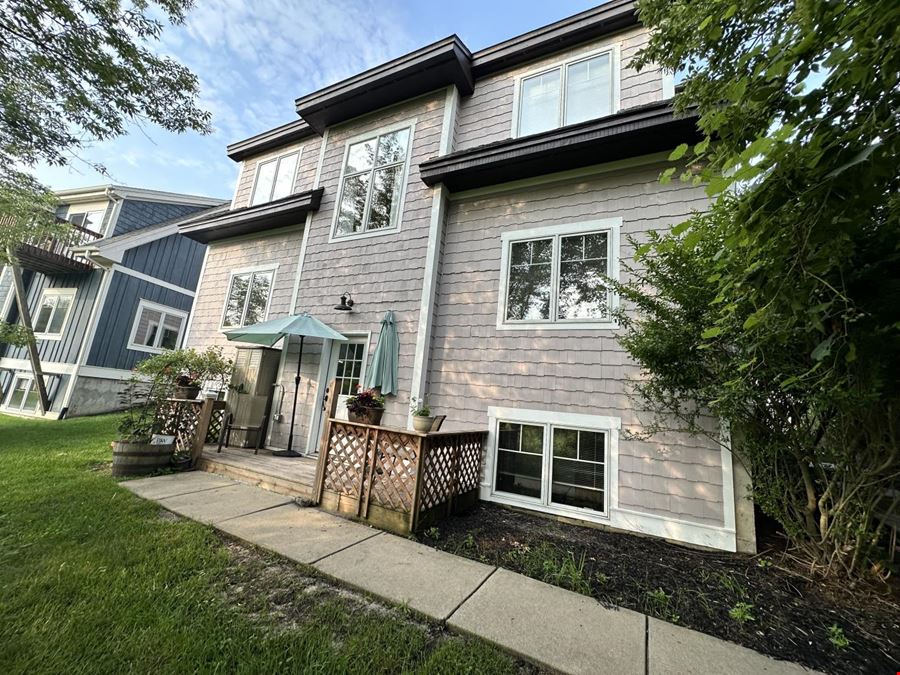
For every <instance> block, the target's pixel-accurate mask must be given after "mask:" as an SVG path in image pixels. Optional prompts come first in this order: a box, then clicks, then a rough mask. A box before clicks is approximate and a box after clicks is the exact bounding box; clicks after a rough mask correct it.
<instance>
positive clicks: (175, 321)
mask: <svg viewBox="0 0 900 675" xmlns="http://www.w3.org/2000/svg"><path fill="white" fill-rule="evenodd" d="M183 322H184V319H182V318H181V317H180V316H175V315H172V314H166V318H165V319H164V320H163V327H162V337H161V338H160V341H159V346H160V347H162V348H163V349H175V348H176V347H177V346H178V337H179V336H180V335H181V325H182V323H183Z"/></svg>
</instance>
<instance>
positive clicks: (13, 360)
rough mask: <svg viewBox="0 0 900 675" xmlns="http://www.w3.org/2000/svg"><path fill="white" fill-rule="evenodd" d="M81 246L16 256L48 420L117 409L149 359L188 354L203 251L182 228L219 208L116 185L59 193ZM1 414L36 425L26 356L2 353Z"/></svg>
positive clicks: (41, 248) (6, 291)
mask: <svg viewBox="0 0 900 675" xmlns="http://www.w3.org/2000/svg"><path fill="white" fill-rule="evenodd" d="M57 197H58V198H59V202H60V206H59V208H58V211H57V216H58V217H60V218H65V219H66V220H68V221H69V222H71V223H72V227H73V229H74V230H75V234H76V241H75V242H74V243H73V244H72V245H70V246H63V245H60V244H59V243H58V242H54V241H41V242H35V243H32V244H26V245H23V246H22V247H20V249H19V250H18V253H17V255H18V258H19V262H20V267H21V269H22V276H23V280H24V284H25V290H26V295H27V298H28V306H29V310H30V312H31V317H32V322H33V326H34V331H35V337H36V338H37V341H38V342H37V344H38V351H39V353H40V358H41V365H42V367H43V371H44V374H45V380H46V383H47V390H48V394H49V396H50V400H51V406H50V411H49V412H48V413H46V416H47V417H50V418H54V419H55V418H60V417H64V416H72V415H89V414H95V413H100V412H107V411H110V410H114V409H116V408H118V407H120V406H119V402H118V394H119V392H120V391H121V389H122V386H123V384H122V381H123V379H124V378H127V377H128V375H129V374H130V372H129V371H130V370H131V369H132V368H133V367H134V366H135V364H137V363H138V362H139V361H141V360H142V359H144V358H146V357H148V356H150V355H152V354H155V353H158V352H160V351H162V350H163V349H168V348H174V347H179V346H181V343H182V340H183V337H184V331H185V328H186V326H187V321H188V315H189V313H190V310H191V303H192V302H193V298H194V290H195V289H196V287H197V279H198V277H199V275H200V267H201V265H202V261H203V255H204V249H205V246H203V245H202V244H198V243H197V242H195V241H192V240H190V239H187V238H185V237H183V236H181V235H180V234H178V227H177V224H176V223H177V221H178V220H179V219H180V218H184V217H185V216H189V215H192V214H196V213H198V212H200V211H205V210H208V209H210V207H213V206H218V205H220V204H222V203H223V202H222V200H218V199H209V198H207V197H198V196H194V195H183V194H175V193H171V192H159V191H156V190H143V189H137V188H130V187H123V186H118V185H103V186H97V187H89V188H81V189H74V190H64V191H62V192H58V193H57ZM0 318H2V319H3V320H5V321H9V322H15V321H18V320H19V317H18V306H17V304H16V302H15V297H14V293H13V288H12V273H11V270H9V269H2V270H0ZM0 412H5V413H12V414H22V415H39V414H40V408H39V405H38V393H37V387H36V386H35V384H34V382H33V380H32V373H31V367H30V362H29V361H28V354H27V351H26V350H25V349H23V348H18V347H14V346H12V345H5V344H0Z"/></svg>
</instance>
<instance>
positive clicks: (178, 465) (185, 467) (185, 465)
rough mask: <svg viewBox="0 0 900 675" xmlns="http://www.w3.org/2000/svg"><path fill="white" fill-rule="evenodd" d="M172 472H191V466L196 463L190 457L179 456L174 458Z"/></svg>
mask: <svg viewBox="0 0 900 675" xmlns="http://www.w3.org/2000/svg"><path fill="white" fill-rule="evenodd" d="M171 462H172V470H173V471H190V469H191V465H192V464H193V463H194V462H193V460H192V459H191V458H190V456H188V457H183V456H178V457H174V456H173V457H172V458H171Z"/></svg>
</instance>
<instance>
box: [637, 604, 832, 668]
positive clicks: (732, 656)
mask: <svg viewBox="0 0 900 675" xmlns="http://www.w3.org/2000/svg"><path fill="white" fill-rule="evenodd" d="M648 630H649V636H648V649H647V658H648V660H649V664H648V665H649V666H650V667H649V672H650V673H666V675H694V674H696V673H728V675H759V674H760V673H766V674H767V675H810V673H815V671H811V670H807V669H806V668H804V667H803V666H800V665H798V664H796V663H789V662H787V661H776V660H775V659H773V658H770V657H768V656H766V655H765V654H760V653H759V652H755V651H753V650H752V649H747V648H746V647H741V646H740V645H736V644H733V643H731V642H726V641H724V640H720V639H718V638H715V637H712V636H711V635H705V634H703V633H698V632H697V631H694V630H690V629H688V628H684V627H682V626H675V625H673V624H671V623H666V622H665V621H660V620H659V619H653V618H651V619H650V620H649V624H648Z"/></svg>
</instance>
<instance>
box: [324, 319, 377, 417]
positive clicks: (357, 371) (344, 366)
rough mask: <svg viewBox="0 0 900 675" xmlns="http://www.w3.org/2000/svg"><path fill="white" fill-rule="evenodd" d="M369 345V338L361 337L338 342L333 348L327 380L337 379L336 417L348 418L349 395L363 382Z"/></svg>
mask: <svg viewBox="0 0 900 675" xmlns="http://www.w3.org/2000/svg"><path fill="white" fill-rule="evenodd" d="M367 347H368V339H367V338H364V337H360V338H350V340H349V341H348V342H338V343H336V344H335V345H334V346H333V347H332V349H331V364H330V365H329V368H328V380H327V382H329V383H330V382H331V381H332V380H334V381H335V387H336V389H337V397H338V400H337V409H336V410H335V417H337V418H338V419H342V420H345V419H347V397H348V396H352V395H353V394H355V393H356V387H357V385H360V384H362V383H363V377H365V374H366V356H367V354H366V351H367Z"/></svg>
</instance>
